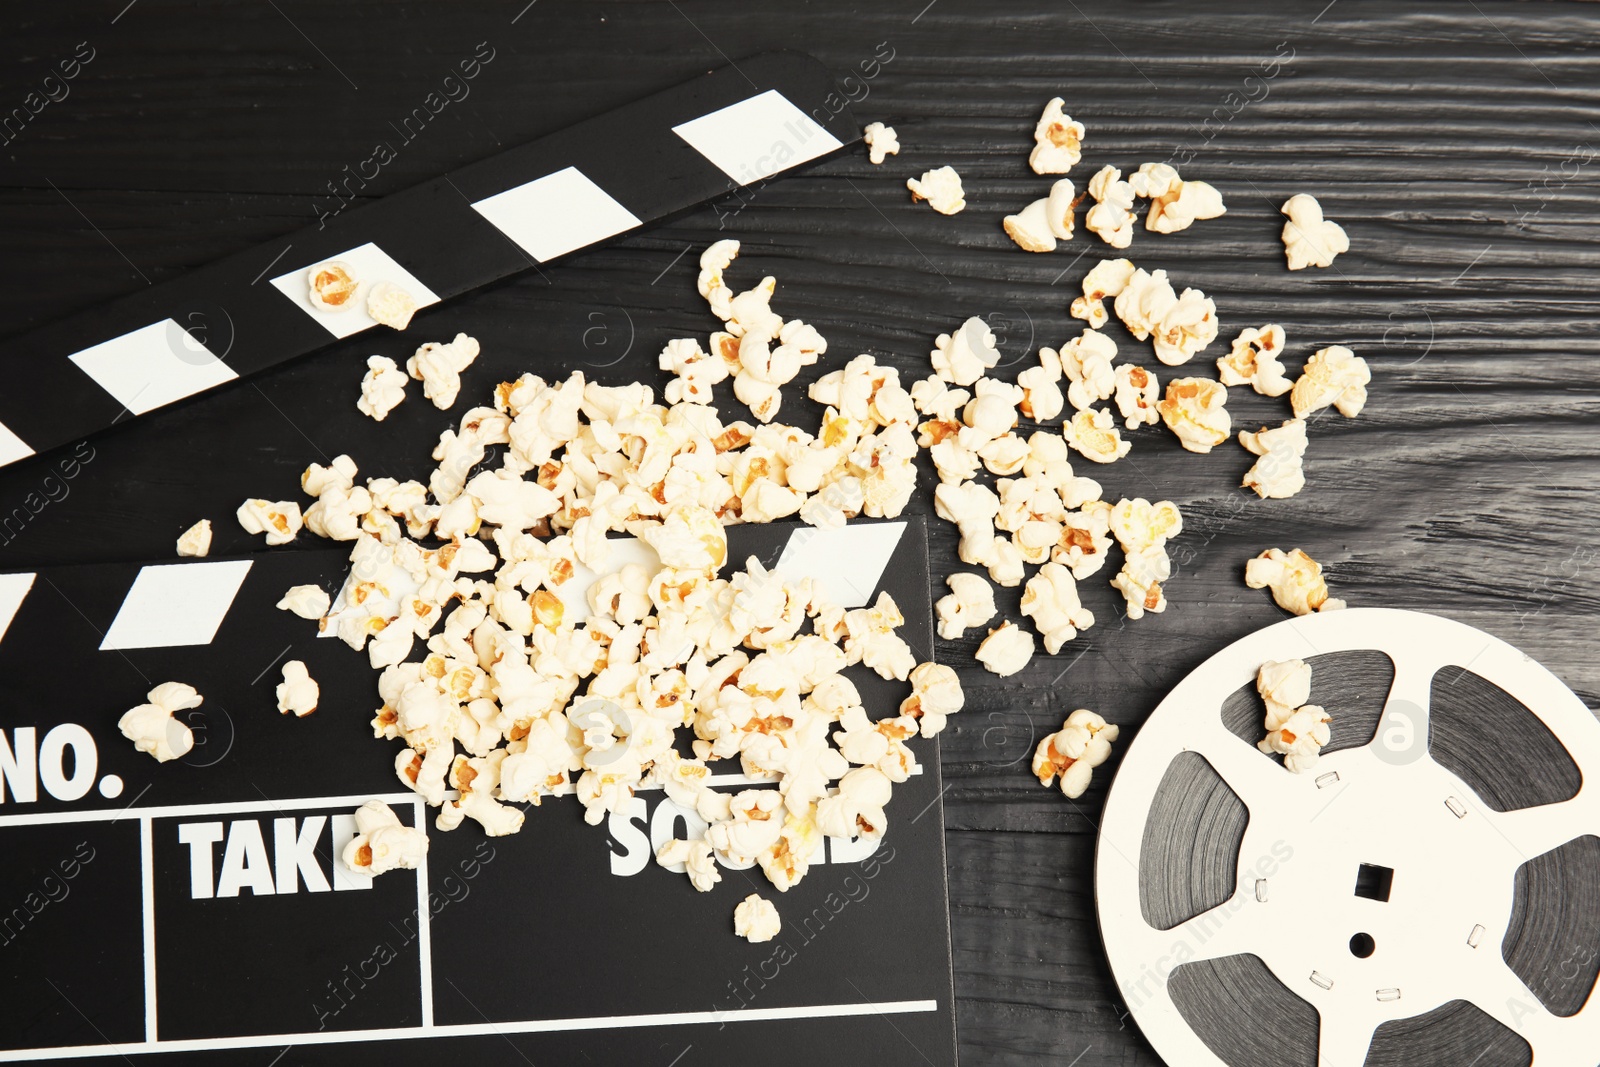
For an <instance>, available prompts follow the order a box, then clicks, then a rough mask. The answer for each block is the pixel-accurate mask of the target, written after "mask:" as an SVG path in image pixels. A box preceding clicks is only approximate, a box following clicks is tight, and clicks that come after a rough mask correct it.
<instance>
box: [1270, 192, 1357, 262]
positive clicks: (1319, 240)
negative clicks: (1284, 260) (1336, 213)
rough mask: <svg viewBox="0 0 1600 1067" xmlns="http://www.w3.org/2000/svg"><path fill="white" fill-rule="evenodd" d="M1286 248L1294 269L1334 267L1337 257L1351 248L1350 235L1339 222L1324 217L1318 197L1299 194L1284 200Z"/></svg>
mask: <svg viewBox="0 0 1600 1067" xmlns="http://www.w3.org/2000/svg"><path fill="white" fill-rule="evenodd" d="M1283 213H1284V214H1285V215H1287V216H1289V221H1288V222H1286V223H1284V224H1283V251H1284V254H1285V255H1286V256H1287V257H1288V259H1289V269H1290V270H1303V269H1305V268H1306V267H1327V266H1331V265H1332V263H1333V260H1334V257H1335V256H1338V255H1340V254H1341V253H1344V252H1348V251H1350V238H1348V237H1346V236H1345V232H1344V230H1343V228H1341V227H1340V226H1339V224H1338V223H1337V222H1330V221H1328V220H1326V219H1324V218H1323V217H1322V205H1321V204H1319V203H1317V201H1316V198H1315V197H1313V196H1308V195H1307V194H1305V193H1296V194H1295V195H1294V196H1291V197H1290V198H1289V199H1288V200H1286V201H1284V204H1283Z"/></svg>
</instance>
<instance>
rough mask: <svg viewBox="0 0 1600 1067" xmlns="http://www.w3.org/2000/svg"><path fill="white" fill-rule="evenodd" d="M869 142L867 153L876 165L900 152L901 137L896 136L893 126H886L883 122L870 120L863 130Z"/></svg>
mask: <svg viewBox="0 0 1600 1067" xmlns="http://www.w3.org/2000/svg"><path fill="white" fill-rule="evenodd" d="M862 135H863V137H864V138H865V139H866V142H867V155H868V158H869V159H871V160H872V163H873V165H874V166H876V165H878V164H881V163H882V162H883V161H884V160H885V159H888V158H889V157H890V156H897V155H899V154H900V139H899V138H898V137H896V136H895V132H894V127H893V126H885V125H884V124H883V123H881V122H869V123H867V128H866V129H865V130H863V131H862Z"/></svg>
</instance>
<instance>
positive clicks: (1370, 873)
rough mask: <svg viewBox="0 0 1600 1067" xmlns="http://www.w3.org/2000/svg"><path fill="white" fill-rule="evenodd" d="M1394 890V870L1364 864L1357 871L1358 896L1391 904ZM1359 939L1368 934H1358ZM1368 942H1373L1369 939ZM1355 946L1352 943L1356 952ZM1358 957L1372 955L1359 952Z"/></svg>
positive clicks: (1373, 864) (1374, 864)
mask: <svg viewBox="0 0 1600 1067" xmlns="http://www.w3.org/2000/svg"><path fill="white" fill-rule="evenodd" d="M1392 889H1394V868H1393V867H1384V866H1381V865H1379V864H1376V863H1363V864H1362V865H1361V866H1360V867H1359V868H1358V869H1357V870H1356V896H1358V897H1366V898H1367V899H1368V900H1376V901H1378V902H1379V903H1383V904H1387V903H1388V902H1389V893H1390V891H1391V890H1392ZM1356 936H1357V937H1366V936H1367V935H1366V934H1357V935H1356ZM1368 940H1371V939H1370V938H1368ZM1354 948H1355V944H1354V942H1352V943H1351V949H1352V950H1354ZM1356 955H1358V956H1363V955H1371V952H1370V951H1368V952H1366V953H1361V952H1357V953H1356Z"/></svg>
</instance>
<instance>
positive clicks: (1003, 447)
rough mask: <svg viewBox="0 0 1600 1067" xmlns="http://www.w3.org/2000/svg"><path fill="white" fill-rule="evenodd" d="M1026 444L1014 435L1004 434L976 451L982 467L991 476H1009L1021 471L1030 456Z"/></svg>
mask: <svg viewBox="0 0 1600 1067" xmlns="http://www.w3.org/2000/svg"><path fill="white" fill-rule="evenodd" d="M1030 454H1031V453H1030V451H1029V449H1028V443H1027V442H1026V441H1024V440H1023V439H1022V438H1020V437H1018V436H1017V435H1016V434H1014V433H1005V434H1002V435H1001V436H999V437H996V438H995V439H994V440H993V441H990V442H989V443H988V444H986V445H984V446H983V447H982V448H980V449H978V455H979V457H980V458H982V460H983V465H984V467H985V468H986V469H987V470H988V471H989V472H990V473H991V474H1000V475H1010V474H1015V473H1017V472H1018V471H1020V470H1021V469H1022V465H1023V464H1024V463H1026V462H1027V461H1028V456H1029V455H1030Z"/></svg>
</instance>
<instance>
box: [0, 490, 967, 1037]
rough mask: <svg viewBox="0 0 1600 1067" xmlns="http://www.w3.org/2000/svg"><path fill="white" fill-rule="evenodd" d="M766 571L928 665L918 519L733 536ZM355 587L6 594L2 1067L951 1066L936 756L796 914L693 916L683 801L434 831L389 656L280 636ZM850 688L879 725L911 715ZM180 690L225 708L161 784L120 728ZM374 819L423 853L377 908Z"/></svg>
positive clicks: (736, 562) (862, 675) (149, 585)
mask: <svg viewBox="0 0 1600 1067" xmlns="http://www.w3.org/2000/svg"><path fill="white" fill-rule="evenodd" d="M750 556H755V557H756V558H757V559H759V560H761V561H762V564H763V565H764V566H768V567H772V566H777V567H778V568H779V569H780V570H781V571H783V572H784V573H786V574H792V575H797V576H798V575H811V576H814V577H818V578H821V579H823V580H825V581H828V582H832V583H833V585H832V587H831V588H832V591H833V593H834V594H835V595H836V596H837V597H838V598H839V600H840V602H841V603H846V604H861V603H870V602H873V601H875V600H876V597H877V594H878V592H879V591H887V592H888V593H889V595H890V596H892V597H894V599H895V601H896V603H897V604H899V605H900V607H901V610H902V612H903V613H904V614H905V617H906V624H905V626H904V628H903V629H902V630H901V633H902V635H903V636H904V637H905V638H906V640H907V641H908V642H909V644H910V645H911V647H912V650H913V651H914V652H915V654H916V656H917V658H918V659H919V660H924V659H931V658H932V652H933V633H932V620H931V611H930V604H929V596H928V588H929V585H928V569H927V545H926V532H925V527H924V526H923V524H922V522H921V520H914V521H892V522H877V523H873V522H861V523H852V524H850V525H849V526H848V527H846V528H845V529H844V530H839V531H827V532H824V531H817V530H813V529H811V528H810V527H806V526H803V525H799V524H792V523H777V524H772V525H759V526H758V525H747V526H736V527H732V528H730V530H729V559H730V566H732V567H743V566H744V565H745V561H746V560H747V558H748V557H750ZM345 557H346V551H345V550H344V549H343V548H339V547H335V548H329V549H315V550H309V551H280V552H276V553H265V554H261V555H258V556H253V557H246V558H239V559H214V560H213V559H207V560H196V561H184V562H165V563H159V564H151V565H147V566H139V565H130V564H94V565H88V566H81V567H64V568H55V569H47V570H41V571H38V572H31V573H21V574H8V575H0V621H4V622H5V623H6V625H5V627H4V633H3V635H0V672H3V675H4V677H6V678H7V679H8V682H7V689H8V691H7V694H6V698H5V699H6V714H5V729H4V731H3V733H0V737H3V739H4V742H5V745H4V748H3V749H0V784H3V785H4V788H5V795H4V802H3V803H0V849H3V850H4V854H5V855H6V856H7V857H8V860H7V862H6V863H5V864H4V865H3V866H0V901H4V902H8V904H9V905H10V910H9V911H8V912H7V913H5V914H0V960H4V962H5V964H6V967H5V969H4V973H3V977H0V982H3V983H4V988H3V992H0V995H3V996H4V998H5V1002H6V1004H7V1015H8V1025H7V1026H6V1027H5V1028H4V1030H3V1031H0V1061H5V1060H23V1061H28V1060H34V1059H41V1058H64V1057H73V1058H77V1057H99V1056H108V1057H109V1058H108V1059H107V1060H106V1062H111V1061H112V1060H114V1059H116V1058H118V1057H119V1056H139V1057H140V1060H141V1061H142V1060H143V1059H145V1058H149V1059H150V1060H151V1061H152V1062H157V1061H160V1060H163V1059H165V1058H169V1057H173V1058H177V1054H180V1053H181V1054H183V1055H182V1057H181V1058H182V1059H183V1061H184V1062H189V1061H190V1060H192V1059H193V1058H194V1053H195V1052H197V1051H201V1050H205V1051H209V1052H210V1054H211V1055H214V1056H217V1057H218V1058H219V1059H226V1058H228V1057H229V1056H231V1055H237V1054H238V1050H241V1049H251V1048H263V1049H271V1048H275V1047H281V1046H291V1045H292V1046H295V1052H294V1057H295V1058H294V1059H292V1060H290V1061H289V1062H321V1061H322V1060H324V1059H326V1060H335V1059H339V1060H341V1061H343V1062H349V1061H350V1059H351V1058H352V1056H354V1055H355V1054H357V1053H359V1054H360V1057H359V1058H361V1059H363V1060H364V1059H365V1058H367V1057H368V1056H372V1057H376V1056H380V1055H381V1056H382V1057H383V1058H384V1059H385V1060H386V1061H391V1062H410V1061H411V1060H413V1059H415V1060H416V1061H418V1062H421V1061H422V1060H423V1059H424V1058H434V1057H436V1056H438V1055H439V1054H440V1053H441V1052H443V1053H446V1054H454V1049H455V1048H456V1046H460V1048H461V1051H463V1052H465V1053H466V1054H468V1055H475V1054H481V1055H486V1056H506V1055H511V1050H510V1049H508V1048H506V1047H505V1041H506V1040H508V1039H510V1040H514V1041H515V1043H516V1045H517V1048H518V1049H520V1050H522V1051H523V1052H524V1053H525V1054H527V1055H528V1057H529V1059H530V1060H532V1061H533V1062H547V1061H546V1060H542V1059H541V1058H540V1057H541V1056H546V1057H554V1058H555V1060H556V1062H570V1059H569V1057H570V1056H573V1055H576V1054H577V1053H578V1052H579V1050H582V1051H585V1052H590V1053H591V1054H595V1055H596V1056H597V1058H596V1062H621V1061H622V1058H623V1057H626V1059H627V1061H628V1062H653V1061H654V1059H655V1058H656V1057H659V1056H661V1054H662V1052H663V1051H666V1052H668V1053H669V1054H668V1055H667V1056H666V1057H665V1058H664V1059H663V1060H662V1062H663V1063H665V1062H669V1061H670V1060H671V1058H672V1056H673V1055H676V1054H677V1053H678V1052H680V1051H682V1050H683V1049H684V1048H686V1047H689V1046H693V1047H694V1048H696V1049H699V1050H701V1053H702V1055H701V1058H700V1059H699V1060H698V1061H696V1060H688V1059H687V1058H686V1062H726V1061H727V1060H726V1057H732V1056H750V1057H756V1056H759V1057H760V1058H761V1059H762V1061H763V1062H768V1063H774V1064H788V1063H794V1064H801V1063H807V1064H809V1063H812V1062H814V1061H815V1059H816V1057H817V1056H818V1055H824V1056H826V1055H829V1054H830V1053H831V1054H832V1055H834V1056H835V1057H836V1058H838V1059H839V1061H840V1062H879V1063H920V1062H923V1061H922V1055H927V1056H928V1057H929V1059H930V1060H931V1061H932V1062H936V1063H949V1062H953V1060H954V1055H955V1053H954V1018H953V1009H952V999H951V998H952V989H951V970H950V941H949V927H948V903H947V896H946V891H945V874H944V870H945V868H944V845H943V813H942V807H941V805H940V803H939V800H940V796H941V785H940V776H939V757H938V746H937V744H936V743H935V742H934V741H925V740H921V739H917V740H914V741H913V742H912V743H911V744H912V747H913V749H914V750H915V751H916V754H917V756H918V759H919V760H920V762H921V766H922V771H921V773H920V774H917V775H914V776H913V777H912V778H911V779H910V780H908V781H907V782H906V783H904V784H902V785H900V786H897V787H896V790H895V793H894V798H893V801H892V802H891V804H890V806H889V809H888V811H889V817H890V824H889V831H888V834H887V835H886V837H885V838H884V840H883V841H882V842H881V843H880V844H879V845H878V846H877V847H876V848H872V847H870V846H863V845H861V844H860V843H852V842H849V841H841V840H828V841H826V842H825V847H824V850H822V851H819V853H818V854H817V855H816V856H814V857H813V860H812V862H813V866H812V868H811V871H810V873H809V874H808V876H807V877H806V878H805V880H804V881H802V882H801V883H800V885H799V886H797V887H795V888H794V889H792V890H790V891H789V892H787V893H778V892H777V891H776V890H775V889H774V888H773V887H772V886H771V885H770V884H769V883H768V882H767V881H766V879H765V877H764V876H763V875H762V874H761V872H760V870H759V868H753V869H751V870H749V871H738V870H729V869H724V870H723V872H722V882H721V883H720V884H719V885H718V886H717V887H716V888H715V889H714V890H713V891H712V892H710V893H704V894H702V893H697V892H695V891H694V889H693V888H692V887H691V886H690V885H689V883H688V880H687V879H686V878H685V877H684V876H683V875H681V874H675V873H672V872H669V871H667V870H665V869H663V868H662V867H660V866H659V865H658V864H656V863H655V861H654V857H653V854H654V850H655V848H656V847H657V846H659V845H660V844H661V843H662V842H664V841H665V840H666V839H667V838H669V837H672V836H684V835H685V833H686V832H687V831H688V824H687V823H686V822H685V821H684V813H682V812H681V811H680V810H679V809H677V807H676V805H674V804H672V802H671V801H668V800H667V799H666V798H665V797H664V796H663V795H662V794H661V792H660V791H659V790H641V791H639V793H638V794H637V795H636V796H635V797H634V799H633V802H632V804H631V805H630V807H629V808H628V809H627V810H626V811H624V812H619V813H618V814H616V815H614V816H612V817H611V818H610V819H609V820H608V822H607V823H605V824H602V825H601V826H599V827H593V826H589V825H586V824H585V823H584V821H583V818H582V808H581V806H580V805H579V804H578V803H577V801H576V800H575V799H574V798H572V797H571V796H562V797H553V798H549V799H546V800H545V801H544V803H543V804H542V805H541V806H540V807H538V808H532V807H529V808H528V809H527V821H526V823H525V825H524V827H523V829H522V831H521V832H520V833H519V834H516V835H513V836H510V837H503V838H490V837H487V836H485V835H484V834H483V833H482V832H481V830H480V829H478V827H477V825H476V824H475V823H472V822H470V821H469V822H467V823H466V824H465V825H463V826H462V827H461V828H459V829H457V830H455V831H452V832H449V833H444V832H440V831H438V830H436V829H434V828H433V827H432V824H431V816H430V811H429V809H425V808H424V806H423V805H422V804H421V802H420V799H419V798H417V797H416V796H415V795H414V794H412V793H410V792H408V791H407V790H405V789H404V788H403V787H402V786H401V785H400V783H399V781H398V779H397V778H396V777H395V774H394V771H393V757H394V754H395V752H397V751H398V746H399V742H389V741H378V740H375V739H374V738H373V736H372V730H371V726H370V721H371V718H372V715H373V712H374V711H375V709H376V707H377V705H378V703H379V701H378V699H377V697H376V691H375V677H376V676H375V673H374V672H373V671H372V669H371V668H370V667H369V666H368V665H367V663H366V657H365V655H364V654H362V653H357V652H355V651H353V650H351V649H350V648H349V647H348V646H346V645H345V644H344V643H343V642H341V641H339V640H337V639H335V638H328V637H318V636H317V628H316V625H315V624H314V623H311V622H308V621H306V620H304V619H300V618H298V617H296V616H294V615H292V614H290V613H288V612H285V611H281V610H278V609H277V608H276V607H275V604H276V602H277V600H278V598H279V597H280V596H281V595H282V594H283V591H284V590H285V589H287V588H288V587H289V586H291V585H298V584H305V583H315V584H319V585H322V586H323V587H324V588H327V589H329V590H330V591H332V590H337V588H338V586H339V584H340V583H341V581H342V579H343V574H344V571H345V569H346V561H345ZM287 659H300V660H303V661H304V662H305V663H306V664H307V666H308V667H309V669H310V672H311V674H312V676H313V677H314V678H316V679H317V680H318V682H319V684H320V685H321V689H322V693H321V701H320V705H319V707H318V709H317V711H316V712H314V713H313V714H311V715H310V716H308V717H306V718H304V719H296V718H295V717H294V716H291V715H280V714H279V713H278V711H277V708H276V697H275V694H274V687H275V686H276V684H277V682H278V681H279V680H280V679H281V670H280V665H281V663H282V662H283V661H284V660H287ZM848 674H849V675H850V677H851V678H852V680H853V681H855V682H856V684H857V686H858V688H859V689H860V690H861V693H862V696H863V699H864V701H865V702H866V705H867V708H868V712H869V714H870V715H871V716H872V717H874V718H881V717H883V716H886V715H892V714H894V713H895V709H896V707H897V706H898V704H899V702H900V700H901V699H903V697H904V695H905V694H906V693H907V692H908V691H909V687H908V686H907V685H906V684H905V683H902V682H892V681H884V680H883V679H880V678H879V677H878V676H877V675H875V674H873V673H872V672H871V671H868V670H865V669H864V668H862V667H860V666H859V665H858V666H856V667H852V668H849V670H848ZM170 680H177V681H184V682H187V683H189V684H191V685H193V686H195V687H196V688H197V689H198V690H199V691H200V692H201V693H202V694H203V695H204V697H205V702H204V703H203V704H202V705H201V706H200V707H199V708H197V709H194V710H192V711H189V712H184V713H180V715H181V717H182V718H183V719H184V720H185V721H186V722H187V724H188V725H189V726H190V728H191V729H192V731H193V733H194V736H195V740H196V744H195V746H194V748H193V749H192V750H191V751H190V752H189V753H188V754H187V755H186V756H184V757H182V758H181V759H179V760H176V761H172V762H168V763H165V764H160V763H157V762H156V761H155V760H153V759H152V758H150V757H149V756H147V755H145V754H143V753H140V752H138V751H136V750H135V749H134V747H133V745H132V744H131V743H130V742H128V741H127V740H126V739H124V738H123V737H122V736H121V734H120V733H119V731H118V729H117V719H118V718H119V717H120V715H121V714H122V712H123V711H125V710H126V709H127V708H129V707H132V706H133V705H134V704H137V703H141V702H142V701H143V699H144V693H145V692H146V691H147V690H148V689H150V688H151V687H152V686H154V685H156V684H159V683H161V682H164V681H170ZM716 770H717V771H718V778H717V779H716V780H717V782H718V788H722V789H738V788H750V787H758V786H759V784H760V783H752V782H750V781H749V780H748V779H744V778H743V777H742V776H741V775H740V774H739V767H738V765H737V762H736V761H728V762H725V763H721V764H718V765H716ZM371 798H377V799H382V800H384V801H385V802H387V803H389V804H390V806H391V807H392V808H393V810H394V811H395V812H396V814H398V815H399V816H400V818H401V820H402V821H403V822H406V823H410V824H415V823H416V822H417V821H418V820H419V819H422V820H425V821H427V825H428V828H429V840H430V847H429V852H428V857H427V864H426V867H425V869H422V870H419V871H417V872H410V871H394V872H390V873H387V874H384V875H381V876H379V877H376V878H362V877H360V876H357V875H354V874H351V873H350V872H349V871H347V870H345V869H343V867H342V866H341V865H340V864H339V863H338V860H337V857H338V855H339V853H340V851H341V850H342V847H343V844H344V842H345V841H347V840H349V838H350V837H351V836H352V835H353V833H354V829H353V821H352V819H351V814H352V812H353V811H354V809H355V808H356V807H358V806H359V805H360V804H361V803H363V802H365V801H366V800H368V799H371ZM752 892H757V893H761V894H762V895H763V896H765V897H767V898H768V899H770V900H773V901H774V903H775V904H776V905H777V907H778V909H779V913H780V915H781V916H782V918H783V923H784V925H783V930H782V932H781V933H780V934H779V936H778V938H777V939H776V940H774V941H772V942H768V943H764V944H754V945H752V944H748V943H746V942H745V941H743V940H742V939H740V938H738V937H735V936H734V935H733V933H732V914H733V907H734V905H735V904H736V903H737V902H738V901H740V900H742V899H743V898H744V897H745V896H746V895H747V894H749V893H752ZM352 1043H354V1044H356V1045H359V1046H360V1047H359V1048H353V1047H352ZM496 1046H498V1048H496ZM599 1050H604V1051H603V1052H600V1051H599ZM202 1058H203V1057H202ZM513 1058H514V1057H513Z"/></svg>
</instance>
